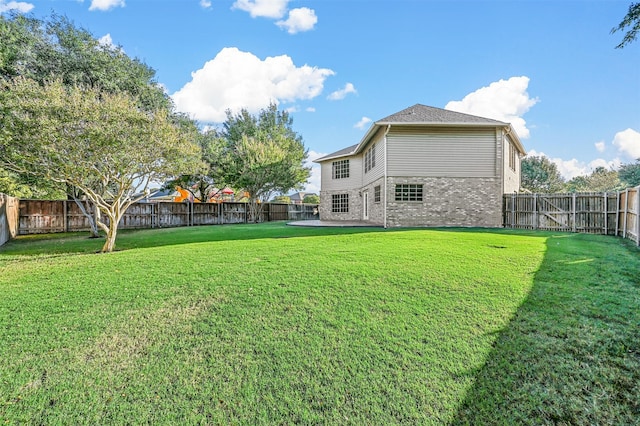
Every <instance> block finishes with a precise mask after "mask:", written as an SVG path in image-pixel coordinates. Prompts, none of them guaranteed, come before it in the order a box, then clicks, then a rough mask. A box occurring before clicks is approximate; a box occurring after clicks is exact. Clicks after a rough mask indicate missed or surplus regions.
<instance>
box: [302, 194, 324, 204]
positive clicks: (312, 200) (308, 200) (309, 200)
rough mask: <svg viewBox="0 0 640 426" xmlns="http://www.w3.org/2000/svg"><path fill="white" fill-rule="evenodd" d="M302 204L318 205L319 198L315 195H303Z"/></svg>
mask: <svg viewBox="0 0 640 426" xmlns="http://www.w3.org/2000/svg"><path fill="white" fill-rule="evenodd" d="M302 202H303V203H305V204H320V197H319V196H318V195H316V194H310V195H305V197H304V199H303V200H302Z"/></svg>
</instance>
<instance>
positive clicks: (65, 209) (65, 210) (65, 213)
mask: <svg viewBox="0 0 640 426" xmlns="http://www.w3.org/2000/svg"><path fill="white" fill-rule="evenodd" d="M68 202H69V200H64V201H63V202H62V232H67V231H69V206H68V205H67V203H68Z"/></svg>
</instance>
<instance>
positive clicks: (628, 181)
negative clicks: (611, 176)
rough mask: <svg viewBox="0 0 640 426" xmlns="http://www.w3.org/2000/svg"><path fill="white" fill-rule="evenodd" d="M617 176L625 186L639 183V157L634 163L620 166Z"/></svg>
mask: <svg viewBox="0 0 640 426" xmlns="http://www.w3.org/2000/svg"><path fill="white" fill-rule="evenodd" d="M618 176H620V180H621V181H622V183H623V184H624V186H625V187H627V188H628V187H631V186H638V185H640V158H638V159H637V160H636V162H635V163H629V164H623V165H622V166H620V169H619V170H618Z"/></svg>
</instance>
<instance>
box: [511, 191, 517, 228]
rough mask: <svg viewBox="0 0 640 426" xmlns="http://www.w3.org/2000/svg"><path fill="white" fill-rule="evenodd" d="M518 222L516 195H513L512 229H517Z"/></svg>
mask: <svg viewBox="0 0 640 426" xmlns="http://www.w3.org/2000/svg"><path fill="white" fill-rule="evenodd" d="M515 220H516V194H511V228H512V229H513V228H514V227H515V223H514V222H515Z"/></svg>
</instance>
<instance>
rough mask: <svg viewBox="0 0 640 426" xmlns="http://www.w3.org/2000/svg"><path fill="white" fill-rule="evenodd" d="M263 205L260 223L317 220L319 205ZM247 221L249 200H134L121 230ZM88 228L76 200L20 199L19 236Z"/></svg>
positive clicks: (251, 220) (249, 220)
mask: <svg viewBox="0 0 640 426" xmlns="http://www.w3.org/2000/svg"><path fill="white" fill-rule="evenodd" d="M88 207H90V206H88ZM262 207H263V210H262V215H261V217H260V218H259V220H258V221H259V222H264V221H266V222H269V221H274V220H308V219H318V206H317V205H310V204H303V205H291V204H275V203H265V204H263V206H262ZM88 210H89V211H91V208H89V209H88ZM248 222H253V218H252V217H251V214H250V212H249V204H248V203H173V202H154V203H135V204H133V205H131V207H129V208H128V209H127V211H126V213H125V214H124V216H123V217H122V219H121V221H120V225H119V229H147V228H170V227H178V226H198V225H222V224H231V223H248ZM89 229H90V225H89V220H88V218H87V217H86V216H85V215H84V214H83V213H82V210H81V209H80V208H79V207H78V205H77V204H76V202H75V201H73V200H55V201H49V200H20V214H19V227H18V233H19V235H28V234H42V233H52V232H72V231H85V230H89Z"/></svg>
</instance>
